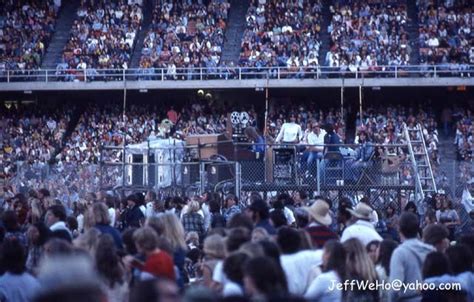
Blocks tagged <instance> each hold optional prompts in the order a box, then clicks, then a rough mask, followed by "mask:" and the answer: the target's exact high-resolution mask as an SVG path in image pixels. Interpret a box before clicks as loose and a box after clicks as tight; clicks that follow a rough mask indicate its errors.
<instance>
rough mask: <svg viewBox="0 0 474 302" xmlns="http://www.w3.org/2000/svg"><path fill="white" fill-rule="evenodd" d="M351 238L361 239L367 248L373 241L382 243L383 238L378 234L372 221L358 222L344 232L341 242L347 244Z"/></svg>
mask: <svg viewBox="0 0 474 302" xmlns="http://www.w3.org/2000/svg"><path fill="white" fill-rule="evenodd" d="M351 238H356V239H359V240H360V242H362V244H363V245H364V247H365V246H367V244H369V243H370V242H372V241H382V240H383V239H382V236H380V235H379V233H377V231H376V230H375V228H374V225H373V224H372V222H370V221H365V220H360V219H359V220H357V221H356V222H355V223H354V224H352V225H350V226H348V227H347V228H346V229H345V230H344V232H342V236H341V242H343V243H344V242H346V241H347V240H349V239H351Z"/></svg>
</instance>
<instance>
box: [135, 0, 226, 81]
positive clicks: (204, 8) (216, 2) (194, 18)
mask: <svg viewBox="0 0 474 302" xmlns="http://www.w3.org/2000/svg"><path fill="white" fill-rule="evenodd" d="M205 3H207V4H205ZM229 8H230V4H229V2H228V1H226V0H211V1H156V7H155V8H154V10H153V19H152V23H151V25H150V29H149V30H148V33H147V35H146V37H145V40H144V45H143V49H142V57H141V60H140V67H141V68H142V69H144V73H145V74H147V75H149V76H152V75H153V73H154V72H153V68H163V69H165V70H166V77H167V78H169V79H175V80H176V79H178V77H179V78H181V76H180V75H182V76H183V77H185V78H187V79H192V78H193V77H194V76H195V75H193V74H192V69H193V68H197V67H203V68H205V69H206V70H207V72H209V73H212V72H216V70H215V68H216V67H217V66H219V62H220V57H221V53H222V46H223V44H224V32H225V28H226V22H227V15H228V11H229Z"/></svg>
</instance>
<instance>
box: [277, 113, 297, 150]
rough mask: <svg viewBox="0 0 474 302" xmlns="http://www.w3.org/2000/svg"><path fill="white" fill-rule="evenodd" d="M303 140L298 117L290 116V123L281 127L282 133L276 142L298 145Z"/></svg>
mask: <svg viewBox="0 0 474 302" xmlns="http://www.w3.org/2000/svg"><path fill="white" fill-rule="evenodd" d="M302 138H303V132H302V130H301V126H300V125H298V124H297V123H296V115H295V114H294V113H292V114H291V115H290V122H289V123H288V122H287V123H284V124H283V125H282V126H281V129H280V132H279V133H278V136H277V138H276V140H275V142H276V143H283V144H297V143H299V142H300V140H301V139H302Z"/></svg>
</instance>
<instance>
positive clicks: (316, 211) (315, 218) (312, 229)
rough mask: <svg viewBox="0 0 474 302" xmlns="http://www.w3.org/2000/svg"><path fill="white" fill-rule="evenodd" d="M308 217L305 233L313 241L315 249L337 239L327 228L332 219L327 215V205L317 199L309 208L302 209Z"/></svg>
mask: <svg viewBox="0 0 474 302" xmlns="http://www.w3.org/2000/svg"><path fill="white" fill-rule="evenodd" d="M303 209H304V210H306V212H307V213H308V216H309V225H308V226H307V227H306V231H307V232H308V234H309V235H310V237H311V240H312V241H313V246H314V248H316V249H321V248H323V246H324V244H325V243H326V241H328V240H331V239H339V236H337V234H336V233H334V232H333V231H332V230H331V229H330V228H329V227H328V226H329V225H331V222H332V218H331V215H330V214H329V204H328V203H327V202H326V201H324V200H323V199H317V200H316V201H315V202H314V203H313V204H312V205H311V206H310V207H305V208H303Z"/></svg>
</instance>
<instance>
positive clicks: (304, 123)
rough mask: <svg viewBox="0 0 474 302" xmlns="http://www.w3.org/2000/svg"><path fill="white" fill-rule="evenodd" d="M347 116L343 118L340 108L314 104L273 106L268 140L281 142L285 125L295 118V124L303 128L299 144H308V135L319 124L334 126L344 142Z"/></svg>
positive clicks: (270, 113)
mask: <svg viewBox="0 0 474 302" xmlns="http://www.w3.org/2000/svg"><path fill="white" fill-rule="evenodd" d="M346 115H347V112H346V113H345V115H344V117H342V116H341V111H340V109H339V108H329V109H323V108H319V107H318V106H316V104H314V103H307V104H304V105H297V104H293V105H289V104H286V103H285V104H277V105H275V106H272V107H271V108H270V111H269V115H268V120H267V130H268V139H269V140H270V141H277V142H281V141H280V140H278V134H279V133H280V132H281V129H282V127H283V124H285V123H288V122H290V117H292V116H293V117H294V123H295V124H297V125H299V126H300V128H301V137H299V143H307V142H308V134H310V133H311V131H312V126H313V124H314V123H318V124H319V125H320V126H321V128H324V127H325V126H326V125H328V124H331V125H333V127H334V131H335V132H336V133H337V134H338V135H339V137H340V139H341V141H342V142H343V141H345V138H346V121H345V118H346Z"/></svg>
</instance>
